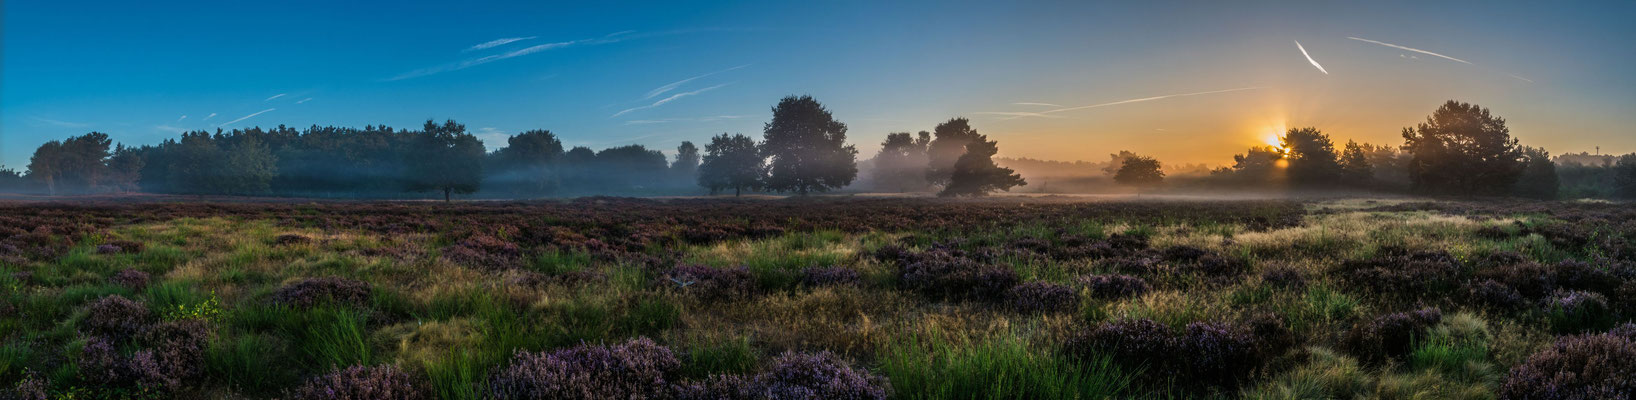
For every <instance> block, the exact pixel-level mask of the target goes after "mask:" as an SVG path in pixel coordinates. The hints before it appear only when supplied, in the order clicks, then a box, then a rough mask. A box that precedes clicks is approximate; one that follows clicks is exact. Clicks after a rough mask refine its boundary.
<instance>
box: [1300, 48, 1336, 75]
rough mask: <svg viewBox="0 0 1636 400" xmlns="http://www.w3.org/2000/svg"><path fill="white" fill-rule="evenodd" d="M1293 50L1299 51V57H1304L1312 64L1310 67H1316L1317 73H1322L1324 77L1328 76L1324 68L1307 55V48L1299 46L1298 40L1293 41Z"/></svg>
mask: <svg viewBox="0 0 1636 400" xmlns="http://www.w3.org/2000/svg"><path fill="white" fill-rule="evenodd" d="M1295 48H1297V49H1300V50H1301V55H1303V56H1306V58H1307V62H1309V63H1312V66H1314V67H1318V72H1322V73H1324V75H1329V71H1327V70H1324V66H1322V65H1318V60H1314V59H1312V55H1311V54H1307V48H1306V47H1302V46H1301V41H1299V40H1296V41H1295Z"/></svg>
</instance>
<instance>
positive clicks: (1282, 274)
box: [1261, 266, 1307, 289]
mask: <svg viewBox="0 0 1636 400" xmlns="http://www.w3.org/2000/svg"><path fill="white" fill-rule="evenodd" d="M1261 282H1263V283H1266V284H1268V285H1272V286H1273V287H1278V288H1284V289H1303V288H1306V286H1307V278H1306V276H1304V275H1302V274H1301V271H1300V270H1297V269H1295V268H1291V267H1288V266H1278V267H1272V268H1268V269H1267V270H1266V271H1263V272H1261Z"/></svg>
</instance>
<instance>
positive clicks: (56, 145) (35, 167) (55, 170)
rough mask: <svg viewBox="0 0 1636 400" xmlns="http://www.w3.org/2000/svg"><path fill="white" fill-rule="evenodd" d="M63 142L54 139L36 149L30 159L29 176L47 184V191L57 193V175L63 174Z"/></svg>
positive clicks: (52, 193)
mask: <svg viewBox="0 0 1636 400" xmlns="http://www.w3.org/2000/svg"><path fill="white" fill-rule="evenodd" d="M62 164H63V154H62V142H60V141H56V140H52V141H49V142H45V143H44V144H41V145H40V147H38V148H35V149H34V156H33V157H29V159H28V177H29V178H32V179H34V180H36V181H40V182H41V183H44V184H45V189H46V193H49V194H51V195H53V196H55V195H57V177H58V176H59V175H62V170H61V168H62Z"/></svg>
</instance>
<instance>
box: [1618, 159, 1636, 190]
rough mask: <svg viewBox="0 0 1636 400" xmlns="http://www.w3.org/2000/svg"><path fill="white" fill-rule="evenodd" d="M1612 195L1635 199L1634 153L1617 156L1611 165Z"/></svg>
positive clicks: (1635, 164)
mask: <svg viewBox="0 0 1636 400" xmlns="http://www.w3.org/2000/svg"><path fill="white" fill-rule="evenodd" d="M1613 195H1614V196H1615V197H1619V198H1623V199H1636V153H1630V154H1626V155H1622V156H1619V161H1618V162H1617V163H1614V164H1613Z"/></svg>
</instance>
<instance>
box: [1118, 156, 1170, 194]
mask: <svg viewBox="0 0 1636 400" xmlns="http://www.w3.org/2000/svg"><path fill="white" fill-rule="evenodd" d="M1162 167H1163V166H1162V165H1160V164H1159V160H1156V159H1154V158H1153V157H1144V156H1134V157H1130V158H1127V159H1125V162H1124V163H1123V164H1121V165H1120V166H1119V171H1118V172H1115V173H1114V174H1113V181H1114V182H1118V183H1119V184H1121V185H1128V186H1131V187H1135V188H1136V189H1137V192H1136V193H1138V194H1140V193H1141V189H1142V188H1146V187H1153V186H1158V185H1159V184H1160V183H1163V182H1164V180H1165V172H1164V171H1163V170H1161V169H1160V168H1162Z"/></svg>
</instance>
